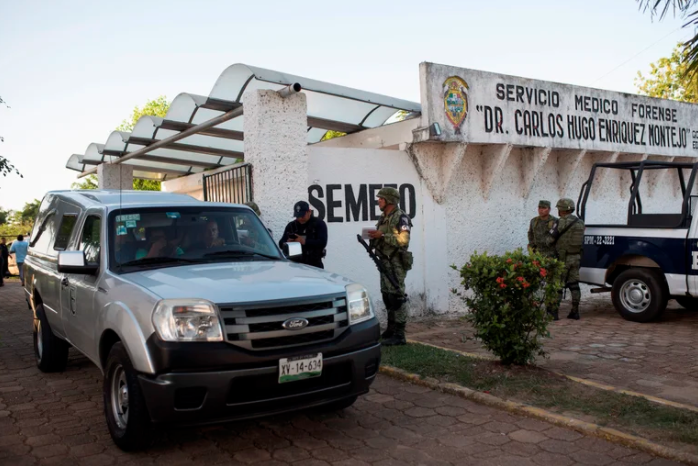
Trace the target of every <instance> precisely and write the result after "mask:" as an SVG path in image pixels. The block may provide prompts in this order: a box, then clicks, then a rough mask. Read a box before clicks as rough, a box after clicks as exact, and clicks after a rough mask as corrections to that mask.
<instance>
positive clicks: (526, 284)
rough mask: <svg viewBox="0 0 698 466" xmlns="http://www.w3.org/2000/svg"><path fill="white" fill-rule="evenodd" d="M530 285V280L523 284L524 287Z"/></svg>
mask: <svg viewBox="0 0 698 466" xmlns="http://www.w3.org/2000/svg"><path fill="white" fill-rule="evenodd" d="M529 286H531V284H530V283H528V282H524V284H523V287H524V288H528V287H529Z"/></svg>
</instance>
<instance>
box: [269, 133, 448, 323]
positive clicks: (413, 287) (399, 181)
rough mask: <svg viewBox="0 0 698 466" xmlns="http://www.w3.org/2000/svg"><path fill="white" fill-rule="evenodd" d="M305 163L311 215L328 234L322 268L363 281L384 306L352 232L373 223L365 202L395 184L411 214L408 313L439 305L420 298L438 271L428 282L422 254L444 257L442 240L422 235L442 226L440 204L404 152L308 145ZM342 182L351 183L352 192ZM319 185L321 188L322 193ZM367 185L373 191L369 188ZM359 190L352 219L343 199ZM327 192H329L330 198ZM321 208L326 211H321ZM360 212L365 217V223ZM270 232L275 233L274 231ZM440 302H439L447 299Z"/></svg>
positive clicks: (376, 281) (375, 277) (372, 269)
mask: <svg viewBox="0 0 698 466" xmlns="http://www.w3.org/2000/svg"><path fill="white" fill-rule="evenodd" d="M309 162H310V163H309V174H308V186H309V187H310V191H311V196H310V202H311V207H312V209H313V210H314V211H315V212H316V215H318V214H319V216H322V217H324V220H325V222H327V226H328V232H329V243H328V246H327V258H326V259H325V269H326V270H329V271H332V272H336V273H338V274H340V275H344V276H346V277H348V278H351V279H353V280H355V281H357V282H359V283H361V284H363V285H364V286H366V287H367V289H368V290H369V293H370V294H371V297H372V299H373V301H374V303H375V304H376V305H377V306H378V307H379V308H382V307H383V305H382V299H381V294H380V284H379V274H378V271H377V269H376V267H375V265H374V263H373V262H372V261H371V259H370V258H369V256H368V254H367V253H366V251H365V250H364V248H363V247H362V246H361V245H360V244H359V243H358V241H357V239H356V235H357V234H360V233H361V229H362V228H364V227H371V226H374V225H375V224H376V220H371V219H370V218H371V214H370V206H371V201H372V199H375V193H377V192H378V189H380V187H382V186H384V185H391V184H392V185H397V187H398V189H402V190H403V192H405V201H406V207H405V208H406V211H407V213H408V214H413V215H414V218H413V219H412V222H413V225H414V227H413V229H412V233H411V239H410V250H411V251H412V252H413V253H414V258H415V261H414V266H413V269H412V270H411V271H410V272H409V273H408V274H407V280H406V285H407V289H408V294H409V296H410V308H411V312H412V313H413V314H421V313H423V312H424V311H425V307H427V306H430V307H434V306H437V305H439V303H436V302H434V301H433V299H432V300H431V301H429V302H428V303H426V302H425V291H426V290H427V288H428V287H429V282H430V280H432V279H435V278H437V277H438V275H439V274H438V273H436V272H434V273H432V274H430V275H429V277H430V279H429V280H427V274H425V270H429V269H428V268H427V261H426V258H427V257H428V256H427V252H428V251H429V250H430V249H442V254H441V256H442V257H445V255H446V254H445V247H444V246H445V243H444V242H443V241H441V242H440V243H434V244H431V243H430V245H427V244H426V243H425V233H427V234H428V233H429V232H430V231H431V227H432V226H433V224H434V222H435V221H436V222H437V223H440V225H441V226H442V227H443V225H444V219H443V208H441V207H440V206H438V205H435V203H434V201H433V199H432V197H431V194H430V193H429V191H428V190H427V189H426V188H425V187H424V186H423V182H422V181H421V180H420V177H419V175H418V174H417V171H416V169H415V167H414V165H413V164H412V162H411V161H410V158H409V156H408V155H407V153H405V152H403V151H397V150H377V149H341V148H327V147H320V146H311V148H310V159H309ZM328 186H329V188H330V189H328ZM347 186H351V190H352V192H351V193H350V192H349V190H348V189H347ZM318 187H319V188H321V189H322V191H321V192H320V190H319V188H318ZM371 187H373V191H371V190H370V188H371ZM362 189H364V190H365V191H364V192H365V193H366V201H367V202H366V205H367V206H368V209H366V210H364V209H363V208H362V209H361V211H360V212H359V216H358V221H357V219H356V218H355V217H354V213H353V212H349V216H348V217H347V203H348V202H350V201H349V200H348V199H347V197H350V198H351V199H355V198H357V197H359V195H360V194H359V193H360V192H361V191H362ZM412 189H413V191H412ZM329 191H331V199H330V192H329ZM371 192H373V194H374V195H373V196H371ZM410 192H414V194H415V199H414V204H413V205H414V210H412V209H410V208H409V207H408V204H409V194H408V193H410ZM296 200H297V199H286V200H284V202H285V203H286V204H288V206H287V210H288V212H289V220H290V214H291V210H292V207H293V203H294V202H296ZM330 202H332V206H333V209H332V213H330V206H329V204H330ZM322 210H324V211H325V212H324V215H322V214H323V213H322V212H321V211H322ZM364 215H365V216H366V218H367V220H365V221H364V220H363V216H364ZM374 216H375V217H379V216H380V210H379V209H378V207H377V206H375V207H374ZM435 219H437V220H435ZM441 230H443V228H441ZM275 236H279V235H277V234H275ZM435 257H436V255H435ZM437 296H438V293H434V297H437ZM442 299H444V298H443V297H442ZM440 304H441V305H442V306H443V305H445V304H446V301H443V302H441V303H440Z"/></svg>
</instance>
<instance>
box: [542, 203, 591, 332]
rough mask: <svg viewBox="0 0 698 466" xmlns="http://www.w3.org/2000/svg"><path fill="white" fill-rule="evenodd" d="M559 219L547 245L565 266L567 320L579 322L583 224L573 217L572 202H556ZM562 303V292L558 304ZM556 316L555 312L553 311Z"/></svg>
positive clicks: (551, 231)
mask: <svg viewBox="0 0 698 466" xmlns="http://www.w3.org/2000/svg"><path fill="white" fill-rule="evenodd" d="M557 209H558V213H559V214H560V219H559V220H558V222H557V224H556V225H555V226H554V227H553V228H552V229H551V230H550V237H549V244H552V245H554V246H555V250H556V251H557V255H558V260H560V262H563V263H564V264H565V273H564V276H563V280H564V283H565V287H566V288H569V290H570V292H571V293H572V310H571V311H570V313H569V315H568V316H567V318H568V319H576V320H579V302H580V301H581V299H582V292H581V290H580V289H579V267H580V266H581V261H582V246H583V244H584V222H583V221H582V220H581V219H580V218H579V217H577V216H576V215H573V212H574V201H573V200H572V199H566V198H565V199H560V200H559V201H558V202H557ZM560 301H562V290H560V298H559V301H558V303H559V302H560ZM555 314H556V315H557V310H555Z"/></svg>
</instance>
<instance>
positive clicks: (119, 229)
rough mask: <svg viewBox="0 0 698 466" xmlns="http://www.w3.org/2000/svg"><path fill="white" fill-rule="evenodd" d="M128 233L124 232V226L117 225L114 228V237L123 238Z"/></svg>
mask: <svg viewBox="0 0 698 466" xmlns="http://www.w3.org/2000/svg"><path fill="white" fill-rule="evenodd" d="M127 233H128V230H126V226H125V225H117V226H116V236H123V235H125V234H127Z"/></svg>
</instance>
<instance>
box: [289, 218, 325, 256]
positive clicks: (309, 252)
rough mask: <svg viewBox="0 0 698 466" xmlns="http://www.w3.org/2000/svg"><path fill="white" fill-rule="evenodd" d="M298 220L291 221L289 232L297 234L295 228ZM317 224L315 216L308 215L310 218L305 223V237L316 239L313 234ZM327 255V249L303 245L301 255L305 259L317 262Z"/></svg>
mask: <svg viewBox="0 0 698 466" xmlns="http://www.w3.org/2000/svg"><path fill="white" fill-rule="evenodd" d="M297 225H298V222H292V223H291V233H293V234H295V235H298V234H299V230H298V228H297ZM316 226H317V218H315V217H310V220H308V222H307V223H306V224H305V237H306V238H312V239H317V238H316V236H315V232H316ZM326 255H327V249H325V248H323V249H319V248H315V247H307V246H303V257H304V259H305V260H306V261H311V262H317V261H319V260H322V259H324V258H325V256H326Z"/></svg>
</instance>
